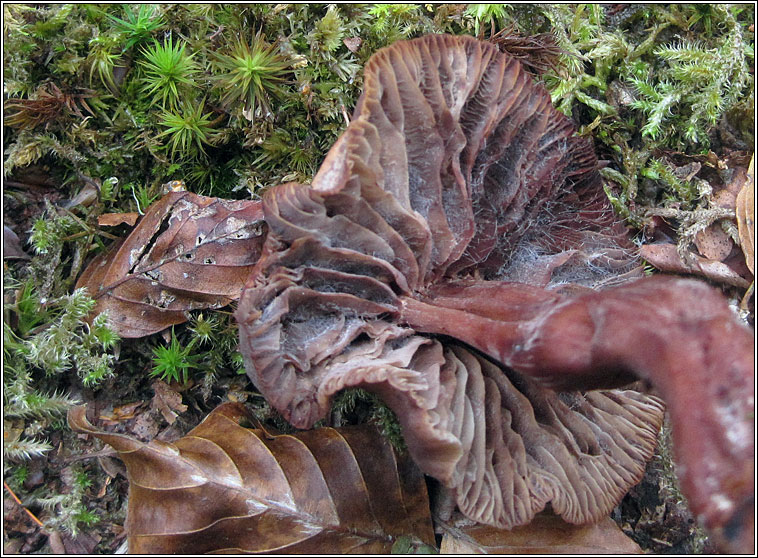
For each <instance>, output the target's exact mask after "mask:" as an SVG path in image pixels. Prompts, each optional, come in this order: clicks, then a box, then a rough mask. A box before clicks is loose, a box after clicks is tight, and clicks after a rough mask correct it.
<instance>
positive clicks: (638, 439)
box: [236, 35, 754, 551]
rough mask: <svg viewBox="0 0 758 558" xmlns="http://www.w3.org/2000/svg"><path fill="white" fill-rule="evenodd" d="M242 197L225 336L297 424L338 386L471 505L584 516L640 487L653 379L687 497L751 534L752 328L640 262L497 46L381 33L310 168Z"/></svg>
mask: <svg viewBox="0 0 758 558" xmlns="http://www.w3.org/2000/svg"><path fill="white" fill-rule="evenodd" d="M263 208H264V213H265V219H266V222H267V223H268V226H269V235H268V237H267V239H266V241H265V243H264V247H263V253H262V256H261V258H260V260H259V261H258V262H257V264H256V266H255V268H254V270H253V273H252V275H251V277H250V279H249V280H248V282H247V284H246V287H245V289H244V291H243V294H242V297H241V299H240V304H239V307H238V310H237V312H236V317H237V320H238V322H239V324H240V342H241V344H240V346H241V351H242V353H243V355H244V357H245V363H246V368H247V372H248V375H249V376H250V377H251V379H252V380H253V382H254V383H255V384H256V386H257V387H258V389H259V390H260V391H261V393H263V394H264V395H265V396H266V398H267V399H268V401H269V402H270V403H271V404H272V405H273V406H274V407H275V408H276V409H278V410H279V411H280V412H281V413H282V414H283V415H284V417H285V418H286V419H287V420H289V421H290V422H291V423H292V424H293V425H294V426H296V427H298V428H309V427H310V426H312V425H313V423H314V422H315V421H316V420H318V419H320V418H322V417H323V416H324V415H325V414H326V413H327V412H328V410H329V407H330V402H331V399H332V397H333V396H334V394H335V393H337V392H338V391H340V390H342V389H344V388H347V387H351V386H359V387H362V388H365V389H367V390H371V391H373V392H375V393H378V394H379V395H380V396H381V397H382V398H383V399H384V401H385V402H386V403H387V404H388V405H389V406H390V407H391V408H392V409H393V410H394V411H395V413H396V414H397V417H398V420H399V421H400V423H401V425H402V427H403V434H404V437H405V439H406V442H407V445H408V449H409V452H410V453H411V455H412V457H413V458H414V459H415V461H416V462H417V463H418V465H419V466H420V467H421V469H422V470H423V471H424V472H425V473H427V474H429V475H431V476H433V477H435V478H436V479H438V480H439V481H440V482H441V483H442V484H443V485H444V486H446V487H448V488H449V489H450V490H451V491H452V494H453V495H454V497H455V501H456V502H457V504H458V506H459V508H460V510H461V511H462V512H463V513H464V514H466V515H467V516H468V517H470V518H471V519H474V520H476V521H480V522H483V523H488V524H491V525H495V526H498V527H502V528H511V527H513V526H517V525H523V524H526V523H528V522H529V521H530V520H531V519H532V517H534V515H535V514H536V513H537V512H538V511H540V510H542V509H543V508H545V506H547V505H548V504H550V505H551V506H552V509H553V511H554V512H556V513H558V514H560V515H561V516H563V517H564V519H566V520H567V521H569V522H572V523H586V522H594V521H598V520H599V519H601V518H602V517H603V516H606V515H607V514H608V513H609V512H610V511H611V510H612V509H613V507H614V506H615V505H616V504H617V503H618V501H619V500H620V499H621V498H622V497H623V495H624V494H625V493H626V492H627V490H628V489H629V488H630V487H631V486H633V485H634V484H636V483H637V482H639V480H640V478H641V476H642V474H643V471H644V467H645V463H646V461H647V460H648V459H649V458H650V457H651V455H652V453H653V451H654V448H655V443H656V437H657V433H658V431H659V428H660V426H661V423H662V420H663V412H664V405H663V402H662V400H661V399H660V398H659V397H658V395H660V396H661V397H662V398H663V399H664V400H665V401H666V402H667V404H668V409H669V412H670V414H671V419H672V424H673V429H674V439H675V444H676V457H677V460H678V462H679V464H680V468H679V472H680V474H681V475H682V485H683V490H684V492H685V494H686V495H687V497H688V499H689V502H690V505H691V507H692V509H693V511H694V512H695V513H696V514H697V515H698V516H699V517H701V519H702V520H703V522H704V523H705V525H706V526H707V527H708V528H709V529H710V530H711V532H712V533H713V534H714V535H715V537H716V539H717V541H719V543H720V544H721V545H722V547H723V548H725V549H740V550H743V551H745V549H747V548H749V547H751V545H752V521H753V512H752V507H753V493H754V489H753V485H752V479H753V437H754V428H753V423H752V418H751V417H752V415H751V413H752V408H753V393H754V392H753V370H752V334H751V333H750V331H749V330H748V329H747V328H746V327H744V326H743V325H741V324H740V323H738V322H737V320H736V319H735V318H734V317H733V316H732V313H731V311H730V309H729V307H728V305H727V304H726V302H725V301H724V300H723V298H722V297H721V295H720V294H719V293H717V292H716V291H715V290H713V289H712V288H710V287H707V286H706V285H704V284H702V283H699V282H695V281H692V280H685V279H678V278H672V277H653V278H642V273H641V268H640V265H639V263H638V261H637V259H636V257H635V250H634V246H633V244H631V242H630V241H629V239H628V237H627V235H626V231H625V229H624V227H623V226H622V225H621V224H620V223H618V222H617V221H616V220H615V218H614V216H613V213H612V211H611V209H610V208H609V206H608V204H607V201H606V198H605V196H604V194H603V188H602V183H601V180H600V177H599V174H598V172H597V160H596V158H595V155H594V152H593V148H592V145H591V142H590V141H588V140H586V139H583V138H579V137H576V136H575V135H574V127H573V125H572V123H571V121H570V120H569V119H568V118H566V117H565V116H563V115H562V114H560V113H559V112H557V111H556V110H555V109H554V108H553V107H552V105H551V102H550V96H549V94H548V93H547V92H546V91H545V90H544V88H543V87H541V86H540V85H537V84H535V83H533V82H532V81H531V79H530V78H529V77H528V76H527V74H526V73H525V72H524V70H523V69H522V67H521V65H520V64H519V63H518V61H516V60H515V59H514V58H512V57H510V56H508V55H506V54H503V53H500V52H499V50H498V49H497V48H496V47H495V46H493V45H491V44H488V43H485V42H480V41H477V40H475V39H473V38H471V37H463V36H460V37H454V36H445V35H431V36H426V37H422V38H420V39H415V40H411V41H405V42H399V43H395V44H394V45H392V46H390V47H387V48H385V49H382V50H380V51H379V52H377V53H376V54H375V55H374V56H373V57H372V58H371V59H370V60H369V62H368V64H367V66H366V69H365V78H364V92H363V94H362V96H361V98H360V99H359V101H358V104H357V106H356V108H355V113H354V115H353V118H352V120H351V122H350V124H349V126H348V127H347V129H346V131H345V132H344V133H343V134H342V136H341V137H340V138H339V139H338V140H337V142H336V143H335V145H334V146H333V147H332V149H331V150H330V151H329V153H328V155H327V157H326V159H325V161H324V163H323V165H322V166H321V168H320V170H319V172H318V173H317V174H316V176H315V178H314V180H313V183H312V184H311V185H310V186H306V185H301V184H295V183H290V184H285V185H281V186H278V187H276V188H273V189H271V190H270V191H268V192H267V193H266V195H265V197H264V199H263ZM635 380H643V381H644V382H645V383H646V384H652V386H654V388H655V390H656V392H657V393H658V395H655V394H653V393H646V392H645V391H639V390H636V389H632V387H630V384H632V382H634V381H635ZM582 390H583V391H582Z"/></svg>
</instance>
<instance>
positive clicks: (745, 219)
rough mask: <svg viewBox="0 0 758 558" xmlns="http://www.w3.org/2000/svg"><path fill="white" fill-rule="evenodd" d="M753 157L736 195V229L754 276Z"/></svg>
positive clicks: (746, 260)
mask: <svg viewBox="0 0 758 558" xmlns="http://www.w3.org/2000/svg"><path fill="white" fill-rule="evenodd" d="M754 160H755V155H753V157H751V158H750V166H749V167H748V169H747V180H746V181H745V185H744V186H743V187H742V189H741V190H740V193H739V194H737V227H738V230H739V233H740V243H741V244H742V251H743V252H744V253H745V262H746V263H747V267H748V269H750V273H752V274H754V275H755V169H754V167H753V163H754Z"/></svg>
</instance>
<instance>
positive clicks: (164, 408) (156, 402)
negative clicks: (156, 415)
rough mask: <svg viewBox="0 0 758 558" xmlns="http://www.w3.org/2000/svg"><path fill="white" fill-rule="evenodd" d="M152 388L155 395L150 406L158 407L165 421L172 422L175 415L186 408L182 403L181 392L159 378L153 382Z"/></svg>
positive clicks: (174, 419)
mask: <svg viewBox="0 0 758 558" xmlns="http://www.w3.org/2000/svg"><path fill="white" fill-rule="evenodd" d="M152 388H153V391H154V392H155V395H154V396H153V400H152V402H151V403H150V405H151V407H153V408H154V409H158V410H159V411H160V412H161V414H162V415H163V418H164V419H166V422H167V423H169V424H174V422H175V421H176V417H178V416H179V414H181V413H183V412H184V411H186V410H187V405H184V404H182V394H181V393H179V392H177V391H174V390H173V389H171V386H169V385H168V384H167V383H166V382H161V381H160V380H157V381H155V382H153V385H152Z"/></svg>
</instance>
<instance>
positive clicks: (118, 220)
mask: <svg viewBox="0 0 758 558" xmlns="http://www.w3.org/2000/svg"><path fill="white" fill-rule="evenodd" d="M137 219H139V213H136V212H132V213H103V214H102V215H100V216H99V217H98V218H97V224H98V225H100V226H101V227H116V226H118V225H122V224H124V223H126V224H127V225H129V226H130V227H133V226H134V224H135V223H136V222H137Z"/></svg>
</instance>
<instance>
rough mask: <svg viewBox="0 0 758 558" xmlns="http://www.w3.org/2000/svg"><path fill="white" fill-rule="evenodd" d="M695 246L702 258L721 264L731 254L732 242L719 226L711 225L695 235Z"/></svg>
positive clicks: (716, 224)
mask: <svg viewBox="0 0 758 558" xmlns="http://www.w3.org/2000/svg"><path fill="white" fill-rule="evenodd" d="M695 246H697V250H698V252H700V255H701V256H703V257H704V258H706V259H709V260H716V261H718V262H721V261H724V259H725V258H726V257H727V256H728V255H729V254H730V253H731V252H732V248H733V247H734V241H733V240H732V238H731V237H730V236H729V235H728V234H726V232H724V229H722V228H721V225H719V224H718V223H713V224H711V225H709V226H708V227H706V228H705V229H703V230H702V231H699V232H698V233H697V234H696V235H695Z"/></svg>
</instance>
